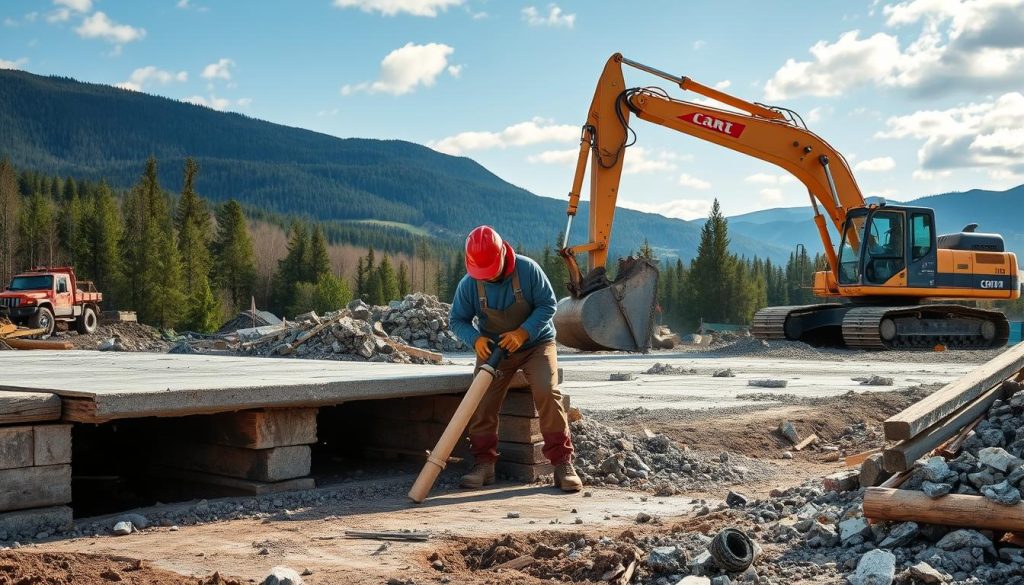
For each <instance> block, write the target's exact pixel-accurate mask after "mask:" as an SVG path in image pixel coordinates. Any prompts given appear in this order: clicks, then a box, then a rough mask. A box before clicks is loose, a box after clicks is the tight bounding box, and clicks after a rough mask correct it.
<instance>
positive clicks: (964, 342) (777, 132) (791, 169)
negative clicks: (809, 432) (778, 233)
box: [555, 54, 1021, 351]
mask: <svg viewBox="0 0 1024 585" xmlns="http://www.w3.org/2000/svg"><path fill="white" fill-rule="evenodd" d="M623 65H628V66H630V67H633V68H635V69H639V70H641V71H644V72H646V73H649V74H652V75H654V76H657V77H660V78H662V79H664V80H667V81H670V82H672V83H673V84H675V85H676V86H678V87H679V88H680V89H682V90H684V91H692V92H694V93H697V94H699V95H701V96H704V97H705V98H710V99H711V100H714V101H716V102H719V103H720V104H724V105H725V106H728V107H730V108H731V109H729V110H726V109H720V108H716V107H712V106H709V105H706V104H705V103H694V102H687V101H683V100H678V99H674V98H671V97H669V95H668V93H667V92H665V91H664V90H662V89H660V88H656V87H627V86H626V84H625V81H624V78H623V73H622V66H623ZM633 115H635V116H636V117H638V118H640V119H641V120H646V121H648V122H653V123H655V124H658V125H660V126H664V127H666V128H670V129H672V130H676V131H678V132H682V133H685V134H689V135H690V136H693V137H695V138H699V139H701V140H706V141H708V142H712V143H714V144H717V145H719V146H724V147H725V148H728V149H730V150H735V151H737V152H740V153H743V154H746V155H749V156H752V157H755V158H758V159H761V160H763V161H766V162H769V163H771V164H774V165H776V166H778V167H780V168H782V169H784V170H785V171H787V172H788V173H790V174H792V175H793V176H794V177H795V178H796V179H797V180H798V181H800V182H801V183H803V184H804V186H806V187H807V191H808V194H809V196H810V201H811V209H812V211H813V214H814V215H813V219H814V223H815V224H816V225H817V228H818V233H819V235H820V236H821V241H822V244H823V245H824V248H825V252H826V257H827V259H828V267H829V269H828V270H826V271H821V272H817V273H815V275H814V283H813V291H814V294H815V295H816V296H819V297H833V298H840V299H842V300H843V301H844V302H840V303H823V304H816V305H805V306H787V307H769V308H766V309H762V310H760V311H758V312H757V314H756V315H755V316H754V321H753V324H752V327H751V331H752V333H753V334H754V335H755V336H756V337H759V338H762V339H790V340H802V341H807V342H810V343H814V344H817V345H845V346H847V347H856V348H867V349H913V348H922V349H923V348H928V349H931V348H933V347H935V346H937V345H942V346H944V347H947V348H951V349H952V348H986V347H999V346H1002V345H1004V344H1005V343H1006V341H1007V338H1008V336H1009V324H1008V322H1007V320H1006V317H1005V315H1003V314H1002V313H1000V312H998V311H988V310H983V309H978V308H972V307H967V306H962V305H958V304H949V303H935V302H934V301H936V300H946V301H949V300H970V301H978V300H1010V299H1017V298H1020V295H1021V286H1020V281H1019V276H1018V270H1017V258H1016V256H1015V255H1014V254H1013V253H1010V252H1006V251H1005V246H1004V243H1003V238H1002V236H1000V235H997V234H985V233H979V232H976V231H975V230H976V228H977V226H976V225H975V224H971V225H968V226H967V227H965V228H964V230H963V231H962V232H960V233H956V234H949V235H937V234H936V229H935V225H936V224H935V213H934V211H933V210H931V209H928V208H924V207H908V206H902V205H887V204H885V203H881V204H868V203H867V202H866V201H865V200H864V196H863V195H862V194H861V191H860V188H859V187H858V186H857V182H856V180H854V177H853V173H852V172H851V171H850V166H849V165H848V164H847V162H846V160H845V159H844V158H843V156H842V155H841V154H840V153H839V152H838V151H836V150H835V149H834V148H832V147H831V146H830V145H829V144H828V143H827V142H825V140H823V139H822V138H821V137H819V136H818V135H816V134H814V133H813V132H811V131H810V130H808V129H807V127H806V125H805V124H804V123H803V120H802V119H801V118H800V116H799V115H798V114H796V113H795V112H793V111H791V110H788V109H786V108H781V107H777V106H767V105H763V104H758V103H751V102H748V101H745V100H742V99H739V98H736V97H734V96H731V95H729V94H727V93H724V92H722V91H719V90H716V89H714V88H711V87H708V86H706V85H701V84H700V83H697V82H695V81H693V80H692V79H690V78H688V77H680V76H676V75H671V74H669V73H665V72H664V71H660V70H658V69H655V68H653V67H648V66H646V65H643V64H641V63H637V62H636V61H632V60H630V59H627V58H625V57H623V56H622V55H620V54H615V55H612V57H611V58H610V59H609V60H608V62H607V64H606V65H605V68H604V72H603V73H602V74H601V78H600V80H599V81H598V83H597V90H596V91H595V93H594V99H593V102H592V103H591V105H590V110H589V112H588V115H587V122H586V124H584V125H583V131H582V140H581V142H580V151H579V158H578V160H577V164H576V173H575V176H574V178H573V183H572V189H571V191H570V192H569V207H568V217H569V220H568V224H567V225H566V229H565V232H564V238H565V239H564V240H563V243H562V249H561V250H560V255H561V256H562V258H563V259H564V260H565V262H566V264H567V266H568V272H569V282H568V288H569V292H570V296H569V297H567V298H565V299H562V300H561V301H560V302H559V304H558V310H557V311H556V313H555V326H556V329H557V331H558V340H559V342H561V343H562V344H564V345H567V346H570V347H575V348H577V349H581V350H586V351H597V350H624V351H645V350H646V349H648V348H649V347H650V338H651V329H652V327H653V323H654V312H655V307H656V302H657V299H656V297H657V289H658V270H657V267H656V266H654V265H652V264H651V263H650V262H647V261H646V260H643V259H640V258H626V259H623V260H620V261H619V267H618V271H617V275H616V277H615V280H614V281H610V280H609V279H608V278H607V275H606V272H605V264H606V262H607V260H608V250H609V242H610V240H611V234H612V222H613V219H614V216H615V203H616V199H617V197H618V194H619V193H618V189H619V180H620V177H621V175H622V165H623V161H624V160H625V157H626V150H627V147H628V146H630V145H631V144H632V141H633V138H634V137H635V135H634V134H633V132H632V130H631V128H630V125H629V122H630V117H631V116H633ZM588 159H589V161H590V165H589V166H590V226H589V228H590V229H589V237H588V241H587V242H586V243H583V244H580V245H577V246H569V232H570V230H571V228H572V220H573V217H574V216H575V215H576V211H577V208H578V206H579V202H580V192H581V189H582V186H583V180H584V175H585V174H586V169H587V166H588V164H587V163H588ZM823 212H824V213H823ZM826 216H827V219H826ZM828 221H831V222H832V225H833V226H835V229H836V230H837V233H838V234H839V235H840V239H841V241H840V244H839V246H838V248H837V247H836V246H835V245H834V244H833V242H832V237H831V235H830V234H829V230H828V227H827V223H826V222H828ZM583 253H585V254H586V255H587V273H586V274H583V272H582V271H581V269H580V267H579V265H578V264H577V261H576V256H577V254H583Z"/></svg>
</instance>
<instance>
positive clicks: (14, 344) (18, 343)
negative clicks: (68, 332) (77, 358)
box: [4, 337, 75, 350]
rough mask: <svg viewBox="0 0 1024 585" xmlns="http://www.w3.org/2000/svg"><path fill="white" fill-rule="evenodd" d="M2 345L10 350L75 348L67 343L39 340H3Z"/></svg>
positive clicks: (9, 338)
mask: <svg viewBox="0 0 1024 585" xmlns="http://www.w3.org/2000/svg"><path fill="white" fill-rule="evenodd" d="M4 343H6V344H7V345H9V346H10V347H11V349H62V350H68V349H74V348H75V346H74V345H72V344H71V342H69V341H43V340H41V339H13V338H11V337H8V338H5V339H4Z"/></svg>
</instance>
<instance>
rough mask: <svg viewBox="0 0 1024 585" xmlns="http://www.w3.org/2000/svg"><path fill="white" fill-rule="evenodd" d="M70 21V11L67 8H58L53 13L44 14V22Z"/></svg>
mask: <svg viewBox="0 0 1024 585" xmlns="http://www.w3.org/2000/svg"><path fill="white" fill-rule="evenodd" d="M70 19H71V10H69V9H67V8H58V9H57V10H54V11H53V12H48V13H46V22H49V23H55V22H67V21H68V20H70Z"/></svg>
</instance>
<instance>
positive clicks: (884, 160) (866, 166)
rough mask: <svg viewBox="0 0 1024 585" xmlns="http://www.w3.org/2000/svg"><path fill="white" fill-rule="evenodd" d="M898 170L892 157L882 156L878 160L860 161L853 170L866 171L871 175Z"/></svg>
mask: <svg viewBox="0 0 1024 585" xmlns="http://www.w3.org/2000/svg"><path fill="white" fill-rule="evenodd" d="M894 168H896V161H895V160H893V158H892V157H891V156H880V157H878V158H869V159H865V160H862V161H860V162H859V163H857V164H856V165H854V167H853V170H855V171H865V172H869V173H875V172H881V171H891V170H893V169H894Z"/></svg>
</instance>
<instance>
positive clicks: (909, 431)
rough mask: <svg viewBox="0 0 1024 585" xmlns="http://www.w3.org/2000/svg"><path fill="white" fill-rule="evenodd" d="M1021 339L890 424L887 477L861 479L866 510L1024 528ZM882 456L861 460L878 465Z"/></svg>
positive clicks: (874, 514) (898, 517)
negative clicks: (876, 483)
mask: <svg viewBox="0 0 1024 585" xmlns="http://www.w3.org/2000/svg"><path fill="white" fill-rule="evenodd" d="M1021 382H1024V344H1022V345H1018V346H1015V347H1013V348H1011V349H1009V350H1007V351H1005V352H1003V353H1002V354H1000V355H999V356H997V357H996V358H995V359H993V360H991V361H989V362H988V363H985V364H983V365H982V366H980V367H978V368H977V369H975V370H973V371H971V372H970V373H968V374H967V375H965V376H964V377H962V378H960V379H958V380H956V381H954V382H952V383H950V384H948V385H946V386H944V387H943V388H941V389H940V390H938V391H936V392H935V393H933V394H932V395H930V396H928V397H926V398H924V399H923V400H921V401H919V402H918V403H916V404H914V405H911V406H910V407H908V408H907V409H906V410H904V411H903V412H900V413H899V414H897V415H895V416H893V417H891V418H889V419H888V420H886V421H885V424H884V430H885V436H886V439H887V440H888V441H892V442H893V443H892V444H891V445H890V446H888V447H887V448H886V449H885V450H884V451H883V453H882V461H881V463H882V467H883V471H884V473H877V474H875V477H878V478H880V479H885V478H886V477H887V476H888V474H893V475H892V476H891V477H889V479H886V480H885V481H884V483H882V484H881V485H880V486H879V487H873V484H874V482H862V483H863V485H865V487H867V488H868V489H867V490H866V491H865V494H864V514H865V516H867V517H869V518H872V519H875V520H890V521H904V522H907V521H914V522H918V523H926V524H939V525H946V526H960V527H968V528H975V529H979V530H981V529H987V530H1000V531H1012V532H1018V533H1020V532H1024V504H1022V503H1021V489H1024V435H1018V429H1020V428H1022V427H1024V393H1018V391H1019V390H1020V389H1021ZM877 464H878V460H877V457H869V458H868V459H867V460H865V461H864V465H873V466H877Z"/></svg>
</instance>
